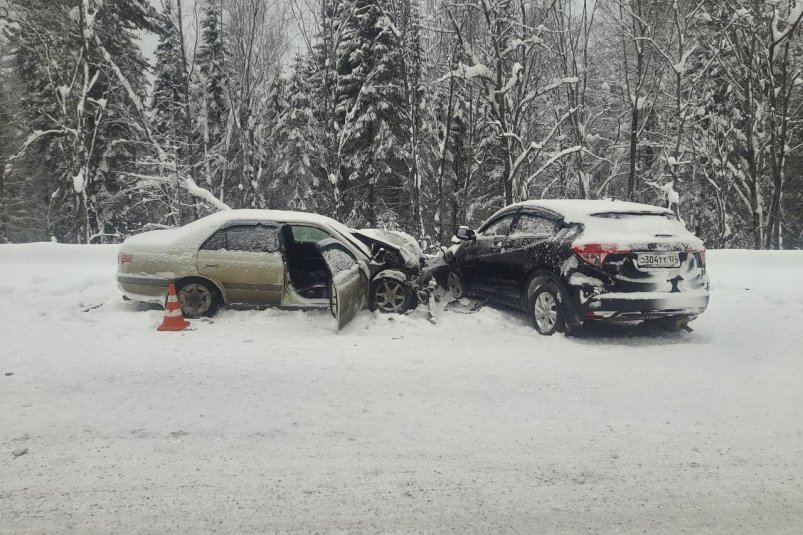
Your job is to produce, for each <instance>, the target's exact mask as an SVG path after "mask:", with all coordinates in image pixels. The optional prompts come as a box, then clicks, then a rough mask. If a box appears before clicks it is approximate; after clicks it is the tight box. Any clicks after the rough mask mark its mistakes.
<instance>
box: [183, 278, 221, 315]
mask: <svg viewBox="0 0 803 535" xmlns="http://www.w3.org/2000/svg"><path fill="white" fill-rule="evenodd" d="M178 302H179V304H180V305H181V313H182V314H183V315H184V316H185V317H187V318H200V317H204V316H214V315H215V313H216V312H217V309H218V307H219V306H220V298H219V296H218V292H217V288H215V287H214V286H212V285H211V284H210V283H208V282H203V281H199V280H188V281H184V282H181V283H180V285H179V288H178Z"/></svg>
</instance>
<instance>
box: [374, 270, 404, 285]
mask: <svg viewBox="0 0 803 535" xmlns="http://www.w3.org/2000/svg"><path fill="white" fill-rule="evenodd" d="M379 279H394V280H397V281H399V282H404V283H406V284H410V281H409V280H408V279H407V275H405V274H404V273H402V272H401V271H399V270H397V269H383V270H382V271H380V272H379V273H377V274H376V275H374V278H373V279H371V282H372V283H373V282H374V281H375V280H379Z"/></svg>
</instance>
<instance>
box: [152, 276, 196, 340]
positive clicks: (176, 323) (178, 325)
mask: <svg viewBox="0 0 803 535" xmlns="http://www.w3.org/2000/svg"><path fill="white" fill-rule="evenodd" d="M189 325H190V322H189V321H187V320H185V319H184V314H182V313H181V305H180V304H179V303H178V297H176V285H175V284H174V283H172V282H171V283H170V284H168V285H167V301H166V302H165V315H164V319H163V320H162V324H161V325H159V326H158V327H157V328H156V330H157V331H183V330H184V329H186V328H187V327H189Z"/></svg>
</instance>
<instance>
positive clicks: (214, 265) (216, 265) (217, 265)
mask: <svg viewBox="0 0 803 535" xmlns="http://www.w3.org/2000/svg"><path fill="white" fill-rule="evenodd" d="M205 266H206V267H220V264H205Z"/></svg>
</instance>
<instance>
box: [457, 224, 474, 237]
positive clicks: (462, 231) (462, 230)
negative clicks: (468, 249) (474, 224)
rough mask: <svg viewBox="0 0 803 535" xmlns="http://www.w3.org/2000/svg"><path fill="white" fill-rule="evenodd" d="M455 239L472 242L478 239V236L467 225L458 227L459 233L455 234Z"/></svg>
mask: <svg viewBox="0 0 803 535" xmlns="http://www.w3.org/2000/svg"><path fill="white" fill-rule="evenodd" d="M455 237H456V238H457V239H458V240H462V241H471V240H476V239H477V235H476V234H475V233H474V231H473V230H471V229H470V228H468V227H467V226H465V225H461V226H459V227H457V232H456V233H455Z"/></svg>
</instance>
